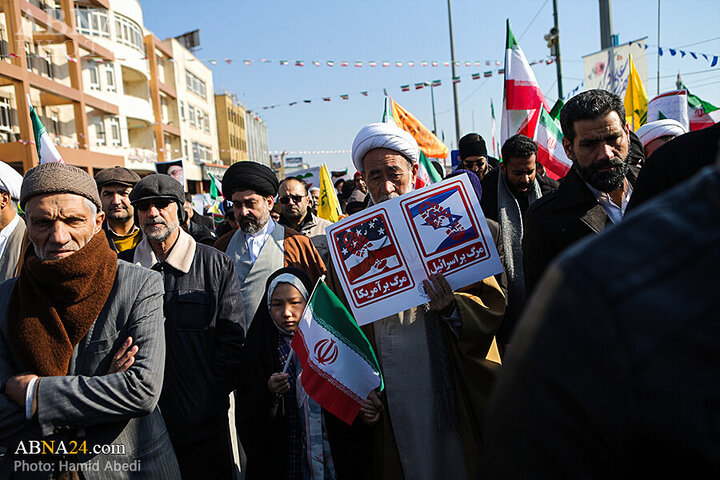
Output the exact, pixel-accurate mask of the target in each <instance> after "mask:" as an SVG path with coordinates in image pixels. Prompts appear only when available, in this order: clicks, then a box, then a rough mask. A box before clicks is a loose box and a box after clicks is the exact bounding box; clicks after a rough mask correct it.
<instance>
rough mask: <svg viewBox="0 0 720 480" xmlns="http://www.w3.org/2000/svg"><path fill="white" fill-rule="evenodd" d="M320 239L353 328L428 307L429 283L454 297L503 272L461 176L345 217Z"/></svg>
mask: <svg viewBox="0 0 720 480" xmlns="http://www.w3.org/2000/svg"><path fill="white" fill-rule="evenodd" d="M327 239H328V246H329V247H330V254H331V256H332V261H333V265H334V266H335V270H336V271H337V273H338V277H339V279H340V282H341V284H342V287H343V290H344V292H345V296H346V298H347V299H348V303H349V304H350V308H351V309H352V312H353V314H354V316H355V320H356V321H357V322H358V324H359V325H365V324H367V323H371V322H374V321H376V320H379V319H381V318H384V317H387V316H389V315H393V314H395V313H398V312H402V311H404V310H407V309H409V308H412V307H416V306H418V305H422V304H424V303H427V302H428V301H429V297H428V295H427V294H426V293H425V289H424V288H423V283H422V282H423V280H426V279H428V277H430V276H431V275H439V274H442V275H444V276H445V278H446V279H447V280H448V283H449V284H450V286H451V287H452V288H453V290H457V289H459V288H462V287H465V286H467V285H470V284H473V283H476V282H478V281H480V280H482V279H483V278H486V277H489V276H491V275H495V274H497V273H500V272H502V271H503V267H502V264H501V263H500V257H499V255H498V252H497V249H496V248H495V243H494V242H493V239H492V236H491V234H490V231H489V229H488V226H487V222H486V220H485V217H484V215H483V214H482V210H481V208H480V205H479V202H478V198H477V195H476V194H475V191H474V190H473V188H472V184H471V183H470V180H469V179H468V178H467V175H460V176H457V177H453V178H450V179H448V180H445V181H443V182H440V183H436V184H433V185H430V186H427V187H425V188H422V189H420V190H417V191H415V192H412V193H408V194H405V195H402V196H400V197H397V198H394V199H391V200H387V201H385V202H382V203H380V204H379V205H375V206H372V207H370V208H367V209H365V210H363V211H361V212H359V213H357V214H355V215H351V216H350V217H348V218H345V219H343V220H341V221H339V222H337V223H335V224H334V225H333V226H332V227H329V228H328V229H327Z"/></svg>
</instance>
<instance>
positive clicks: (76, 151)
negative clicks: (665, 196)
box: [0, 0, 269, 193]
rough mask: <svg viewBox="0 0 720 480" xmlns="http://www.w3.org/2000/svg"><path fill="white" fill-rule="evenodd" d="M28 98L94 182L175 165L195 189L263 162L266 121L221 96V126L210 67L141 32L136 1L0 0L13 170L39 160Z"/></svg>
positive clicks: (2, 124)
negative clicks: (232, 168) (116, 172)
mask: <svg viewBox="0 0 720 480" xmlns="http://www.w3.org/2000/svg"><path fill="white" fill-rule="evenodd" d="M28 96H29V98H30V102H31V103H32V105H33V106H34V107H35V110H36V111H37V112H38V114H39V116H40V119H41V121H42V122H43V124H44V125H45V127H46V129H47V130H48V133H49V134H50V137H51V138H52V139H53V141H54V142H55V143H56V144H57V145H58V151H59V152H60V154H61V155H62V156H63V158H64V160H65V161H66V163H69V164H71V165H76V166H79V167H81V168H84V169H86V170H87V171H89V172H90V173H91V174H94V173H95V172H96V171H97V170H99V169H103V168H108V167H111V166H115V165H122V166H126V167H127V168H130V169H133V170H136V171H138V173H140V174H141V175H144V174H148V173H152V172H154V171H155V162H158V161H166V160H177V159H182V160H183V165H184V168H185V179H186V181H187V184H186V188H187V190H188V191H190V192H192V193H195V192H203V191H207V189H208V188H209V182H208V180H209V177H208V175H207V173H208V172H211V173H213V174H215V175H219V176H222V174H223V173H224V170H225V168H227V165H229V164H230V163H232V162H234V161H238V160H247V159H253V160H256V161H261V163H266V164H268V163H269V155H268V153H267V151H268V148H267V130H266V128H265V125H264V123H263V122H262V120H260V119H259V118H257V117H255V115H249V114H248V112H246V110H245V108H244V107H243V106H242V105H240V104H238V103H236V102H233V100H232V99H230V98H229V97H228V98H227V99H226V101H225V103H223V106H222V108H221V109H219V110H220V112H221V115H222V120H220V123H218V119H217V115H216V101H217V100H216V98H215V94H214V89H213V75H212V71H211V70H210V68H208V67H207V66H206V65H205V64H204V63H203V62H202V61H201V60H200V59H198V58H196V57H195V56H194V55H193V53H192V52H190V51H188V50H187V49H186V48H185V47H184V46H183V45H182V44H181V43H180V42H178V41H177V40H175V39H173V38H170V39H167V40H162V41H161V40H160V39H158V38H157V37H156V36H155V35H154V34H153V33H152V32H150V31H148V30H147V29H146V28H145V27H144V23H143V11H142V7H141V5H140V3H139V2H138V0H78V1H75V2H73V1H72V0H30V1H26V0H0V160H3V161H5V162H7V163H9V164H11V165H13V166H14V167H15V168H17V170H18V171H21V172H23V171H26V170H28V169H29V168H32V166H33V165H36V164H37V163H38V157H37V151H36V149H35V146H34V145H33V139H34V136H33V130H32V125H31V123H30V116H29V109H28V102H27V98H28ZM248 119H252V132H246V129H245V124H246V122H247V121H248ZM219 125H223V127H222V131H220V128H219ZM219 136H220V137H221V138H222V139H223V140H222V141H224V142H227V143H226V144H224V147H223V148H222V153H223V156H221V148H220V146H219V139H218V137H219ZM250 145H252V146H250ZM249 151H251V152H252V154H251V155H249V154H248V152H249ZM263 152H264V153H263ZM226 153H227V154H228V155H225V154H226ZM266 157H267V158H266ZM263 159H265V161H263Z"/></svg>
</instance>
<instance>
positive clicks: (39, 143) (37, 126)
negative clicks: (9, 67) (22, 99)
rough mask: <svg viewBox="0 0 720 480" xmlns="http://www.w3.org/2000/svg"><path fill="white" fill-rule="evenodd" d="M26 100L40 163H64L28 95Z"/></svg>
mask: <svg viewBox="0 0 720 480" xmlns="http://www.w3.org/2000/svg"><path fill="white" fill-rule="evenodd" d="M27 102H28V106H29V107H30V121H31V122H32V126H33V133H34V134H35V146H36V147H37V152H38V158H39V159H40V163H50V162H60V163H65V161H64V160H63V159H62V157H61V156H60V152H58V151H57V148H55V144H54V143H53V142H52V140H51V139H50V135H48V133H47V130H45V126H44V125H43V124H42V122H41V121H40V117H39V116H38V114H37V112H35V109H34V108H33V106H32V104H31V103H30V95H28V96H27Z"/></svg>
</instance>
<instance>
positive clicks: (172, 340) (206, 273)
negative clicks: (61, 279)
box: [119, 232, 245, 444]
mask: <svg viewBox="0 0 720 480" xmlns="http://www.w3.org/2000/svg"><path fill="white" fill-rule="evenodd" d="M183 234H184V232H183ZM185 236H186V237H187V234H185ZM146 245H147V243H146V242H142V243H140V244H139V245H138V246H137V247H135V248H134V249H131V250H126V251H124V252H121V253H120V254H119V258H120V259H123V260H127V261H129V262H133V257H134V254H135V251H136V250H137V249H140V248H143V247H144V246H146ZM173 248H174V249H175V248H178V244H176V245H175V247H173ZM171 253H172V251H171ZM166 260H168V261H169V258H168V259H166ZM168 261H166V262H162V263H156V264H155V265H154V266H153V270H158V271H160V272H161V273H162V274H163V277H164V285H165V294H164V300H163V308H164V313H165V339H166V342H167V360H166V362H165V379H164V382H163V391H162V395H161V396H160V410H161V411H162V414H163V417H164V418H165V421H166V424H167V429H168V432H169V433H170V438H171V439H172V441H173V444H176V443H178V442H179V443H192V442H195V441H199V440H201V439H202V438H204V437H209V436H211V435H213V434H217V433H218V431H219V430H220V429H222V428H225V427H226V426H227V412H228V407H229V404H228V395H229V393H230V392H231V391H232V390H234V389H235V388H236V387H237V381H238V378H239V375H240V373H239V372H240V367H241V361H242V345H243V342H244V340H245V335H244V328H245V315H244V312H243V307H242V295H241V293H240V285H239V283H238V277H237V274H236V273H235V265H234V263H233V261H232V260H231V259H230V257H228V256H227V255H225V254H224V253H222V252H219V251H218V250H216V249H214V248H212V247H209V246H207V245H203V244H200V243H198V244H196V245H195V255H194V258H193V260H192V263H190V265H189V267H188V268H189V270H188V272H187V273H183V271H181V270H179V269H178V268H176V267H175V266H173V265H171V264H170V263H168ZM173 263H174V262H173Z"/></svg>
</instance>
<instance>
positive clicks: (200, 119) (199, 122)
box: [197, 108, 203, 130]
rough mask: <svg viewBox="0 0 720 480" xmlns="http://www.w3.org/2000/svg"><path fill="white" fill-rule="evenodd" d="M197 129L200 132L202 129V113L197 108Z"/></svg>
mask: <svg viewBox="0 0 720 480" xmlns="http://www.w3.org/2000/svg"><path fill="white" fill-rule="evenodd" d="M197 127H198V128H199V129H200V130H202V128H203V111H202V110H200V109H199V108H198V109H197Z"/></svg>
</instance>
